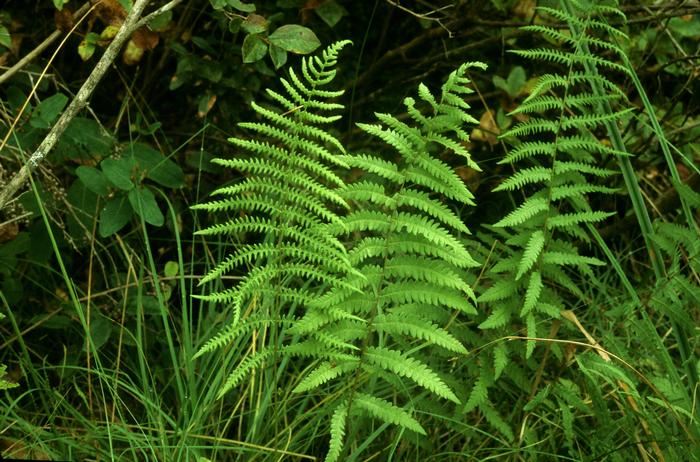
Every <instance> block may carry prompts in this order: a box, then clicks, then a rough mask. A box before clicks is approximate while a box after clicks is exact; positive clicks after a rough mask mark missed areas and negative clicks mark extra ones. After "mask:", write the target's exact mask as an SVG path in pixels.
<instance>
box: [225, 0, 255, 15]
mask: <svg viewBox="0 0 700 462" xmlns="http://www.w3.org/2000/svg"><path fill="white" fill-rule="evenodd" d="M226 3H228V5H229V6H230V7H232V8H235V9H237V10H238V11H242V12H244V13H252V12H253V11H255V5H254V4H252V3H243V2H242V1H240V0H226Z"/></svg>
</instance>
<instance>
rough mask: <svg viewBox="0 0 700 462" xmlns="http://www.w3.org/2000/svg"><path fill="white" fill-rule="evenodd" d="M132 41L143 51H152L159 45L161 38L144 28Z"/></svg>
mask: <svg viewBox="0 0 700 462" xmlns="http://www.w3.org/2000/svg"><path fill="white" fill-rule="evenodd" d="M131 40H132V41H133V42H134V44H135V45H136V46H137V47H139V48H141V49H142V50H152V49H154V48H155V47H156V45H158V41H159V40H160V37H159V36H158V34H156V33H155V32H153V31H151V30H148V28H146V27H142V28H140V29H137V30H136V32H134V34H133V35H132V36H131Z"/></svg>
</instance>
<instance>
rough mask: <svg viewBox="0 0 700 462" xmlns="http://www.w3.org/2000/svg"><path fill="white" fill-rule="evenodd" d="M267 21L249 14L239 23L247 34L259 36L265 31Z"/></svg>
mask: <svg viewBox="0 0 700 462" xmlns="http://www.w3.org/2000/svg"><path fill="white" fill-rule="evenodd" d="M267 26H268V24H267V19H265V17H264V16H260V15H259V14H250V15H248V17H247V18H245V21H243V22H242V23H241V28H243V30H244V31H246V32H247V33H249V34H260V33H262V32H265V31H266V30H267Z"/></svg>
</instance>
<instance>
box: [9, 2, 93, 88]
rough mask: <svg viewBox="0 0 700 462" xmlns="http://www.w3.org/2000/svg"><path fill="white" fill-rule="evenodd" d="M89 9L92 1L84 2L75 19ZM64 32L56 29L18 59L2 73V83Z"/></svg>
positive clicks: (74, 16)
mask: <svg viewBox="0 0 700 462" xmlns="http://www.w3.org/2000/svg"><path fill="white" fill-rule="evenodd" d="M88 9H90V3H89V2H88V3H84V4H83V6H81V7H80V8H78V9H77V10H76V12H75V13H73V20H76V19H78V18H79V17H81V16H82V15H84V14H85V13H87V11H88ZM62 33H63V32H62V31H60V30H55V31H54V32H53V33H52V34H51V35H49V36H48V37H46V39H45V40H44V41H43V42H41V43H40V44H39V45H38V46H37V47H36V48H34V49H33V50H32V51H30V52H29V53H27V54H26V55H25V56H24V57H22V59H20V60H19V61H17V62H16V63H15V64H14V65H13V66H12V67H10V68H9V69H8V70H6V71H5V72H3V74H2V75H0V85H2V84H3V83H5V81H6V80H8V79H9V78H10V77H12V76H13V75H15V74H16V73H17V72H18V71H19V70H20V69H22V68H23V67H24V66H26V65H27V64H29V63H30V62H31V61H32V60H33V59H34V58H36V57H37V56H39V55H40V54H41V53H42V52H43V51H44V50H45V49H46V48H48V46H49V45H51V44H52V43H53V42H55V41H56V39H58V38H59V37H60V36H61V34H62Z"/></svg>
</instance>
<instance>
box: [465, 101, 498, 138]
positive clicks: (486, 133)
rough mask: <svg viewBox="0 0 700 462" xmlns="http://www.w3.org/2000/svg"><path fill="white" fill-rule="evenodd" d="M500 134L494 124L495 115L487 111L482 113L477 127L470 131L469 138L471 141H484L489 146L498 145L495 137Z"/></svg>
mask: <svg viewBox="0 0 700 462" xmlns="http://www.w3.org/2000/svg"><path fill="white" fill-rule="evenodd" d="M500 134H501V129H500V128H499V127H498V125H497V124H496V113H495V112H494V111H493V110H492V109H489V110H488V111H486V112H484V114H483V115H482V116H481V119H480V120H479V127H478V128H475V129H474V130H472V133H471V135H470V136H469V137H470V138H471V140H472V141H486V142H487V143H489V144H490V145H495V144H498V138H497V136H498V135H500Z"/></svg>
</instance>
